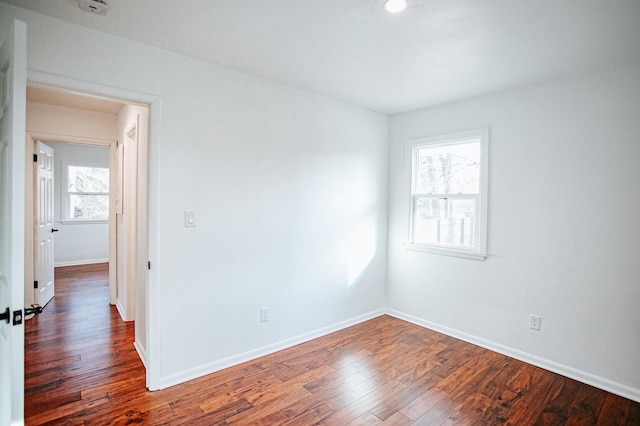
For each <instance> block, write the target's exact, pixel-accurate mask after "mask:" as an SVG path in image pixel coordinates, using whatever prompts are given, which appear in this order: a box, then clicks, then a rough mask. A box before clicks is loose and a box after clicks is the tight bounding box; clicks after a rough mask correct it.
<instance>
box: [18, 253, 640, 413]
mask: <svg viewBox="0 0 640 426" xmlns="http://www.w3.org/2000/svg"><path fill="white" fill-rule="evenodd" d="M56 280H57V283H56V284H57V292H56V296H55V298H54V299H53V300H52V301H51V302H50V303H49V305H48V306H46V307H45V310H44V312H43V313H42V314H41V315H40V316H39V317H37V318H35V319H32V320H29V321H27V322H26V324H25V417H26V424H27V425H42V424H54V425H71V426H77V425H85V426H86V425H126V424H134V423H137V424H147V425H156V424H163V425H164V424H166V425H226V426H229V425H288V426H292V425H315V424H318V425H325V426H329V425H341V426H342V425H347V424H352V425H357V424H364V425H374V424H380V425H429V426H431V425H454V424H456V425H458V424H465V425H497V424H500V425H509V424H513V425H556V424H557V425H574V424H580V425H640V404H639V403H637V402H633V401H630V400H628V399H625V398H622V397H619V396H616V395H613V394H610V393H607V392H604V391H602V390H599V389H595V388H593V387H591V386H588V385H584V384H581V383H578V382H576V381H574V380H571V379H568V378H566V377H562V376H559V375H557V374H553V373H550V372H548V371H545V370H542V369H540V368H537V367H534V366H532V365H528V364H526V363H523V362H521V361H517V360H514V359H512V358H508V357H506V356H503V355H500V354H497V353H495V352H491V351H488V350H485V349H482V348H479V347H477V346H474V345H471V344H468V343H465V342H462V341H460V340H457V339H455V338H452V337H450V336H446V335H443V334H440V333H437V332H434V331H431V330H428V329H425V328H422V327H419V326H416V325H414V324H410V323H408V322H405V321H402V320H399V319H397V318H392V317H389V316H380V317H377V318H374V319H372V320H370V321H366V322H364V323H361V324H358V325H355V326H353V327H349V328H347V329H345V330H342V331H339V332H337V333H333V334H330V335H327V336H323V337H321V338H318V339H315V340H313V341H310V342H307V343H305V344H301V345H298V346H295V347H292V348H289V349H286V350H283V351H280V352H277V353H274V354H271V355H268V356H265V357H262V358H259V359H257V360H254V361H250V362H246V363H243V364H240V365H237V366H234V367H231V368H227V369H225V370H222V371H219V372H217V373H214V374H210V375H208V376H205V377H201V378H198V379H195V380H192V381H190V382H187V383H182V384H179V385H176V386H173V387H171V388H168V389H164V390H160V391H156V392H149V391H147V390H146V388H145V383H146V379H145V370H144V366H143V365H142V363H141V362H140V360H139V358H138V355H137V352H136V351H135V348H134V347H133V340H134V324H133V323H125V322H123V321H122V320H121V319H120V317H119V315H118V312H117V310H116V309H115V308H114V307H112V306H109V295H108V265H106V264H103V265H86V266H80V267H65V268H62V269H60V268H57V269H56Z"/></svg>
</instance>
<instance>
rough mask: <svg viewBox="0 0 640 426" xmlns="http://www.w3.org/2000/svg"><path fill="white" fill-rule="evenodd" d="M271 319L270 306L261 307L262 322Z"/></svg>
mask: <svg viewBox="0 0 640 426" xmlns="http://www.w3.org/2000/svg"><path fill="white" fill-rule="evenodd" d="M267 321H269V308H262V309H260V322H267Z"/></svg>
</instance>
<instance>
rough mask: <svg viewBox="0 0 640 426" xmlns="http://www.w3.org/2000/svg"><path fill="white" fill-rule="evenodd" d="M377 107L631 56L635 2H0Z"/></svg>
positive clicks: (418, 102) (396, 108) (639, 27)
mask: <svg viewBox="0 0 640 426" xmlns="http://www.w3.org/2000/svg"><path fill="white" fill-rule="evenodd" d="M1 1H4V2H5V3H11V4H14V5H17V6H20V7H24V8H27V9H32V10H35V11H38V12H41V13H44V14H46V15H50V16H53V17H56V18H60V19H63V20H66V21H70V22H75V23H77V24H80V25H84V26H86V27H90V28H94V29H96V30H99V31H103V32H106V33H109V34H113V35H117V36H121V37H125V38H128V39H131V40H135V41H138V42H141V43H145V44H148V45H152V46H157V47H160V48H163V49H166V50H170V51H173V52H177V53H181V54H183V55H187V56H191V57H194V58H198V59H201V60H204V61H208V62H212V63H216V64H220V65H224V66H227V67H230V68H234V69H237V70H240V71H242V72H246V73H249V74H253V75H256V76H259V77H263V78H266V79H269V80H273V81H276V82H280V83H283V84H287V85H290V86H293V87H297V88H300V89H303V90H308V91H311V92H315V93H318V94H322V95H325V96H329V97H332V98H337V99H341V100H344V101H347V102H350V103H353V104H356V105H360V106H362V107H365V108H368V109H371V110H374V111H378V112H381V113H384V114H394V113H398V112H403V111H407V110H412V109H416V108H420V107H425V106H430V105H435V104H440V103H444V102H450V101H454V100H458V99H463V98H468V97H471V96H476V95H481V94H486V93H491V92H496V91H500V90H505V89H508V88H511V87H515V86H520V85H524V84H530V83H535V82H539V81H543V80H548V79H553V78H557V77H561V76H565V75H570V74H573V73H576V72H578V71H579V70H583V69H591V68H597V67H602V66H606V65H608V64H612V63H618V62H630V61H640V1H638V0H611V1H605V0H409V2H410V6H409V8H408V9H407V10H405V11H404V12H402V13H400V14H397V15H390V14H388V13H386V12H385V11H384V9H383V8H382V0H268V1H267V0H189V1H175V0H135V1H131V0H106V2H107V3H108V6H109V10H108V13H107V15H106V16H98V15H94V14H90V13H88V12H84V11H82V10H80V9H79V8H78V5H77V1H76V0H1Z"/></svg>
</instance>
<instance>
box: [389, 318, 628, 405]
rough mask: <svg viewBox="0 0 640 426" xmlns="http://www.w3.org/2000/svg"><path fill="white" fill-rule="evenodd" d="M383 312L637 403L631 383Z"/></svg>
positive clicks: (428, 322)
mask: <svg viewBox="0 0 640 426" xmlns="http://www.w3.org/2000/svg"><path fill="white" fill-rule="evenodd" d="M386 313H387V314H388V315H390V316H392V317H396V318H399V319H401V320H405V321H408V322H410V323H413V324H416V325H419V326H421V327H424V328H428V329H430V330H434V331H437V332H439V333H442V334H446V335H447V336H451V337H455V338H456V339H460V340H463V341H465V342H468V343H472V344H474V345H477V346H480V347H482V348H485V349H489V350H491V351H494V352H498V353H500V354H503V355H506V356H509V357H511V358H515V359H517V360H520V361H523V362H526V363H528V364H532V365H535V366H536V367H540V368H544V369H545V370H549V371H552V372H554V373H557V374H560V375H562V376H565V377H569V378H571V379H574V380H577V381H579V382H582V383H586V384H588V385H591V386H595V387H597V388H599V389H602V390H605V391H607V392H611V393H614V394H616V395H620V396H622V397H624V398H628V399H631V400H633V401H636V402H640V389H636V388H632V387H630V386H627V385H623V384H621V383H617V382H614V381H611V380H608V379H605V378H603V377H599V376H596V375H594V374H591V373H587V372H586V371H582V370H578V369H576V368H573V367H569V366H567V365H563V364H559V363H557V362H555V361H551V360H548V359H545V358H541V357H538V356H535V355H532V354H529V353H527V352H523V351H520V350H518V349H514V348H511V347H508V346H504V345H501V344H499V343H495V342H493V341H490V340H486V339H483V338H481V337H477V336H474V335H472V334H468V333H464V332H461V331H458V330H454V329H452V328H449V327H445V326H443V325H440V324H437V323H434V322H431V321H427V320H423V319H421V318H418V317H414V316H413V315H409V314H405V313H403V312H400V311H396V310H395V309H387V310H386Z"/></svg>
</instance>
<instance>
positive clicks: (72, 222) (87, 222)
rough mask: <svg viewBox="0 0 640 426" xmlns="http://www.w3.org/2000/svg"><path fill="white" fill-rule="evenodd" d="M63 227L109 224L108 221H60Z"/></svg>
mask: <svg viewBox="0 0 640 426" xmlns="http://www.w3.org/2000/svg"><path fill="white" fill-rule="evenodd" d="M58 223H61V224H63V225H96V224H102V223H104V224H107V225H108V224H109V220H61V221H60V222H58Z"/></svg>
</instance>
